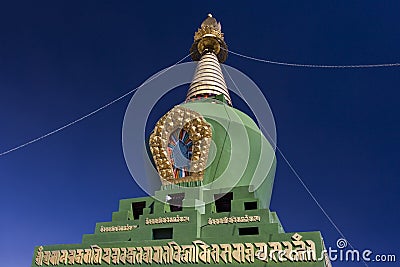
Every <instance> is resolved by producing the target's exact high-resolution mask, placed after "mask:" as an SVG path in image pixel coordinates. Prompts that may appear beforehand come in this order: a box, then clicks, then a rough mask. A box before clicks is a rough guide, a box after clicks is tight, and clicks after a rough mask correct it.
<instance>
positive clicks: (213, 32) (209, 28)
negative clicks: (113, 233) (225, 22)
mask: <svg viewBox="0 0 400 267" xmlns="http://www.w3.org/2000/svg"><path fill="white" fill-rule="evenodd" d="M207 52H212V53H215V55H217V57H218V61H219V62H220V63H223V62H225V60H226V58H227V57H228V47H227V45H226V43H225V41H224V34H223V33H222V31H221V23H219V22H217V20H216V19H215V18H213V17H212V15H211V14H208V17H207V18H206V19H205V20H204V21H203V23H202V24H201V26H200V28H199V29H198V30H197V32H196V33H195V34H194V42H193V44H192V47H191V48H190V53H191V56H192V59H193V60H194V61H198V60H200V58H201V57H202V56H203V55H204V54H205V53H207Z"/></svg>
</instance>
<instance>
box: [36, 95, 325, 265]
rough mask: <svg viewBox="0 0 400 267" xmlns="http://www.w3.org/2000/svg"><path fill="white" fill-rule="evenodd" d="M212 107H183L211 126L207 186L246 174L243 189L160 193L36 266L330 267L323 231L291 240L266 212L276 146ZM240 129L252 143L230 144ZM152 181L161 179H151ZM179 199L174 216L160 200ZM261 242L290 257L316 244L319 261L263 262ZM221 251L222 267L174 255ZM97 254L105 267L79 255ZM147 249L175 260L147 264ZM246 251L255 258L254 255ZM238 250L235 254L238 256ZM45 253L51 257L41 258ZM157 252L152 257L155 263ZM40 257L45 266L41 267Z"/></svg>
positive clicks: (55, 249) (244, 121)
mask: <svg viewBox="0 0 400 267" xmlns="http://www.w3.org/2000/svg"><path fill="white" fill-rule="evenodd" d="M211 102H212V101H211ZM211 102H210V100H207V101H195V102H190V103H185V104H183V105H182V106H183V107H185V108H189V109H191V110H193V111H196V112H198V113H200V114H201V115H203V116H204V118H205V119H206V121H207V122H208V123H210V124H211V126H212V132H213V135H212V139H213V141H214V143H215V146H216V155H215V160H214V161H213V162H211V164H210V165H209V166H208V168H207V169H206V171H205V174H204V180H203V183H204V184H213V182H214V181H215V180H217V179H218V177H219V176H220V174H221V173H223V172H226V171H227V172H228V174H229V175H231V176H232V177H235V175H237V173H243V174H242V175H241V177H238V178H239V179H238V182H237V184H236V185H235V186H234V187H233V188H227V187H224V186H221V185H218V186H212V187H211V189H207V190H205V189H204V188H203V187H192V188H181V187H176V188H173V189H164V190H159V191H157V192H156V193H155V198H154V197H151V196H149V197H141V198H130V199H123V200H120V203H119V209H118V211H116V212H113V214H112V220H111V221H110V222H99V223H97V224H96V226H95V230H94V233H93V234H85V235H83V238H82V243H80V244H61V245H46V246H37V247H35V250H34V255H33V260H32V265H31V266H32V267H37V266H64V265H72V264H73V263H74V262H75V263H74V265H80V266H112V265H121V266H137V265H139V266H140V265H158V266H167V265H168V266H186V265H194V266H220V265H229V266H239V265H243V266H271V267H272V266H279V267H285V266H293V267H324V266H330V263H329V261H328V260H326V258H323V259H322V260H320V258H321V254H323V253H322V251H323V249H324V243H323V239H322V236H321V233H320V232H318V231H315V232H296V233H295V232H292V233H286V232H285V231H284V228H283V227H282V224H281V222H280V221H279V218H278V216H277V214H276V213H275V212H273V211H270V210H269V203H270V199H271V194H272V187H273V181H274V176H275V168H276V158H275V153H274V150H273V148H272V146H271V145H270V143H269V142H268V141H267V139H266V138H265V137H264V136H263V134H262V133H261V131H260V130H259V128H258V127H257V125H256V124H255V123H254V121H253V120H252V119H251V118H250V117H249V116H247V115H246V114H244V113H243V112H241V111H239V110H237V109H235V108H232V107H230V106H228V105H226V104H223V103H221V102H220V103H211ZM236 127H238V129H239V128H240V127H241V128H242V129H245V131H246V133H247V136H248V138H247V140H243V142H240V143H234V144H233V141H232V140H235V136H234V135H235V134H236V133H237V132H238V131H236ZM233 145H235V146H236V148H238V150H236V151H242V150H246V149H248V150H249V153H248V155H247V156H246V157H248V158H246V159H244V158H243V155H242V154H240V153H235V154H232V151H233V150H232V146H233ZM241 146H243V147H241ZM244 161H246V162H247V161H248V164H243V162H244ZM265 162H268V164H269V166H266V167H265V169H263V168H261V174H260V173H257V172H260V169H259V167H258V165H259V163H260V164H261V166H263V163H265ZM243 168H244V170H243ZM257 175H258V176H259V177H261V178H263V181H262V183H260V185H259V186H258V187H257V188H254V180H253V179H254V178H253V177H254V176H257ZM149 179H159V178H158V177H149ZM182 193H184V197H183V201H182V208H181V210H180V211H173V210H174V209H173V208H172V207H171V206H170V205H169V204H168V203H167V204H166V203H164V202H162V201H159V200H157V199H166V198H167V195H168V196H173V195H175V194H182ZM227 193H229V194H230V196H231V197H232V199H231V200H229V201H228V202H227V206H228V207H229V208H228V210H227V211H221V209H220V208H219V206H218V203H217V201H215V199H217V198H216V196H221V195H224V194H225V195H226V194H227ZM138 203H139V204H140V205H143V209H139V213H138V212H137V210H138V209H137V208H135V207H137V205H139V204H138ZM135 211H136V213H135ZM134 214H136V216H134ZM167 218H173V219H167ZM180 218H183V219H180ZM238 218H239V219H238ZM249 218H251V219H249ZM255 218H256V219H255ZM261 243H265V246H266V247H265V248H266V249H267V252H268V253H269V252H270V251H271V250H273V248H274V246H280V249H281V250H285V249H287V250H289V246H290V248H291V249H293V250H301V248H305V247H307V248H308V247H310V246H311V244H314V245H315V254H314V257H311V256H310V257H308V256H307V259H308V261H305V260H301V259H300V260H299V258H295V259H288V258H285V257H282V256H281V258H279V255H278V252H276V253H275V252H274V253H273V257H272V258H270V257H268V260H267V261H264V260H263V259H262V258H261V259H260V258H259V257H257V255H259V256H262V255H261V254H257V252H258V251H261V249H260V248H257V245H256V244H261ZM199 244H200V245H199ZM201 244H202V246H203V247H202V246H201ZM221 244H227V246H225V248H226V247H228V248H229V250H230V252H228V253H227V254H224V253H223V252H222V248H221V249H220V250H219V252H218V253H217V254H218V257H217V258H218V260H215V259H214V258H209V259H208V260H207V259H206V260H204V259H203V258H192V259H190V260H187V259H186V260H185V259H184V257H183V256H182V255H183V250H182V251H180V250H178V249H177V247H179V249H181V248H182V249H183V248H184V246H190V245H191V246H192V247H196V248H197V249H198V250H199V251H200V250H201V251H203V249H204V251H207V253H210V250H211V249H212V248H214V247H215V246H214V247H213V246H212V245H218V246H221ZM207 246H208V247H207ZM93 247H96V248H100V250H101V252H102V257H104V256H105V254H107V253H106V251H107V248H113V249H114V250H110V251H111V254H112V255H111V257H110V258H108V259H105V258H104V259H103V260H102V261H101V263H100V262H96V261H93V260H91V261H89V262H91V263H88V264H85V263H84V262H83V261H82V259H81V258H79V256H77V255H76V253H77V251H80V252H82V250H85V249H86V250H87V251H88V253H89V251H90V249H92V248H93ZM144 247H147V249H149V247H151V249H153V248H156V247H158V248H160V247H161V249H162V250H163V252H165V253H167V251H172V250H170V249H171V248H172V247H174V249H175V250H173V251H174V253H175V254H174V255H175V256H174V257H175V259H174V260H172V261H171V259H168V257H167V254H165V253H164V254H163V255H164V258H163V259H162V260H161V261H158V262H157V261H156V259H155V258H152V259H151V260H149V258H147V259H146V260H144V259H143V257H144V256H143V254H144V252H143V251H142V249H143V248H144ZM238 248H239V249H238ZM243 248H244V249H248V250H246V253H245V252H244V250H242V251H240V249H243ZM249 248H251V249H250V250H251V251H252V252H249V251H250V250H249ZM128 249H130V251H135V254H134V259H133V261H134V263H133V262H132V258H131V262H132V263H129V262H128V261H127V258H126V254H124V253H126V251H127V250H128ZM49 251H51V252H49ZM199 251H197V252H196V253H197V254H196V255H198V252H199ZM204 251H203V252H204ZM234 251H236V252H235V253H236V254H233V252H234ZM44 252H46V253H47V254H46V256H45V255H42V254H41V253H44ZM51 253H53V254H51ZM61 253H68V258H65V257H63V258H62V259H61V262H60V255H61ZM113 253H114V254H113ZM152 253H153V252H152ZM152 253H150V254H151V255H150V256H152V257H153V256H154V254H152ZM154 253H155V252H154ZM176 253H178V254H176ZM179 253H181V254H179ZM252 253H253V255H252V256H251V254H252ZM121 255H123V256H121ZM203 255H205V254H203ZM207 255H208V254H207ZM229 255H230V256H229ZM232 255H236V256H232ZM238 255H241V256H238ZM64 256H65V255H64ZM92 256H93V255H91V256H90V257H92ZM131 256H132V255H131ZM148 256H149V255H147V257H148ZM49 257H50V258H49ZM51 257H52V258H51ZM113 257H114V258H113ZM182 257H183V258H182ZM37 258H39V259H40V260H39V261H38V264H37V262H36V261H37ZM113 259H114V261H113ZM76 262H77V263H76Z"/></svg>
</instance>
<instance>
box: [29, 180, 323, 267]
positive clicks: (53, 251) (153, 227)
mask: <svg viewBox="0 0 400 267" xmlns="http://www.w3.org/2000/svg"><path fill="white" fill-rule="evenodd" d="M180 193H185V196H184V198H183V199H182V201H181V203H180V204H181V206H182V207H181V210H179V208H177V206H174V205H172V204H171V205H168V204H164V203H162V202H160V201H157V200H155V199H154V198H152V197H143V198H132V199H124V200H121V201H120V205H119V210H118V211H117V212H114V213H113V215H112V221H111V222H101V223H97V224H96V228H95V232H94V234H87V235H84V236H83V238H82V243H81V244H71V245H49V246H38V247H36V248H35V253H34V258H33V261H32V266H59V265H61V266H62V265H80V266H110V265H124V266H134V265H161V266H163V265H172V266H174V265H176V266H178V265H179V266H181V265H197V266H215V265H231V266H237V265H239V264H243V265H251V266H282V267H283V266H309V267H314V266H315V267H317V266H318V267H319V266H321V267H322V266H330V263H329V262H328V261H327V260H326V259H325V258H323V259H322V260H321V259H319V258H320V257H321V254H322V251H323V248H324V244H323V240H322V237H321V234H320V232H299V233H285V232H284V229H283V227H282V225H281V223H280V221H279V219H278V217H277V215H276V213H275V212H271V211H270V210H269V209H261V208H260V203H259V200H258V199H257V198H255V197H254V193H252V192H249V190H248V187H236V188H234V189H232V190H231V191H230V192H224V190H223V189H219V190H208V191H201V190H199V189H197V188H191V189H187V188H185V189H184V190H183V189H182V190H179V189H174V190H161V191H158V192H156V195H157V197H159V199H165V197H166V196H167V195H169V196H176V195H178V194H180ZM225 193H228V194H226V195H225V197H224V198H222V199H220V200H217V201H211V202H210V200H213V199H214V196H215V195H219V196H220V195H221V194H225ZM163 197H164V198H163ZM206 203H209V204H206ZM174 204H176V203H174Z"/></svg>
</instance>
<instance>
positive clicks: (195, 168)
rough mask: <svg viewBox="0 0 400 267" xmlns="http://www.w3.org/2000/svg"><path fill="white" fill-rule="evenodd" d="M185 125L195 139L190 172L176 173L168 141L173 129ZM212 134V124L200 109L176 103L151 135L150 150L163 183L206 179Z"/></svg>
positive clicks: (182, 127)
mask: <svg viewBox="0 0 400 267" xmlns="http://www.w3.org/2000/svg"><path fill="white" fill-rule="evenodd" d="M177 129H184V130H185V131H186V132H188V133H189V137H190V139H191V140H192V142H193V150H192V158H191V160H190V175H189V176H186V177H182V178H178V179H177V178H175V177H174V172H173V170H174V166H173V164H172V162H171V161H170V160H169V158H168V153H167V144H168V140H169V137H170V135H171V133H173V132H174V131H176V130H177ZM211 137H212V130H211V125H210V124H209V123H208V122H206V120H205V119H204V118H203V117H202V116H201V115H200V114H199V113H197V112H194V111H192V110H190V109H187V108H184V107H180V106H176V107H174V108H173V109H172V110H170V111H169V112H168V113H166V114H165V115H164V116H163V117H161V119H160V120H159V121H158V122H157V123H156V126H155V127H154V131H153V133H152V134H151V135H150V141H149V144H150V151H151V153H152V155H153V159H154V163H155V165H156V167H157V171H158V174H159V176H160V179H161V182H162V184H163V185H168V184H170V183H172V184H181V183H187V182H197V181H203V175H204V169H205V168H206V164H207V159H208V151H209V148H210V143H211Z"/></svg>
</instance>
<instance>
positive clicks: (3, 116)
mask: <svg viewBox="0 0 400 267" xmlns="http://www.w3.org/2000/svg"><path fill="white" fill-rule="evenodd" d="M275 2H276V3H265V1H263V2H261V1H260V2H255V1H254V2H252V1H236V2H235V1H201V2H199V1H193V2H189V1H179V2H178V1H176V2H170V1H160V2H155V1H148V2H146V1H140V2H139V1H94V0H93V1H39V2H38V1H2V3H0V125H1V126H0V127H1V128H0V129H1V131H0V153H1V152H3V151H5V150H8V149H10V148H12V147H14V146H17V145H20V144H21V143H24V142H26V141H29V140H30V139H32V138H36V137H38V136H41V135H43V134H45V133H47V132H48V131H51V130H53V129H55V128H58V127H60V126H62V125H64V124H66V123H67V122H70V121H72V120H74V119H76V118H78V117H80V116H82V115H85V114H87V113H89V112H91V111H92V110H94V109H96V108H97V107H99V106H101V105H103V104H105V103H107V102H109V101H110V100H112V99H114V98H116V97H119V96H120V95H122V94H124V93H126V92H128V91H129V90H130V89H132V88H134V87H136V86H138V85H139V84H140V83H142V82H143V81H144V80H146V79H147V78H148V77H149V76H151V75H152V74H154V73H155V72H157V71H159V70H161V69H163V68H165V67H167V66H169V65H172V64H173V63H175V62H176V61H178V60H179V59H180V58H182V57H183V56H185V55H187V54H188V51H189V48H190V45H191V43H192V38H193V33H194V31H195V30H197V28H198V26H199V25H200V23H201V21H202V20H203V19H204V18H205V17H206V15H207V13H209V12H211V13H213V14H214V17H216V18H217V19H218V20H220V21H221V23H222V26H223V31H224V32H225V40H226V41H227V43H228V46H229V48H230V49H232V51H235V52H240V53H243V54H246V55H251V56H255V57H260V58H267V59H271V60H277V61H285V62H296V63H312V64H341V65H342V64H369V63H386V62H399V61H400V56H399V52H398V51H399V47H400V28H399V24H400V23H399V22H400V19H399V18H400V17H399V10H400V2H399V1H275ZM226 64H229V65H231V66H233V67H235V68H237V69H239V70H241V71H243V72H244V73H246V74H247V75H248V76H249V77H251V78H252V79H253V81H255V82H256V83H257V84H258V86H259V87H260V88H261V89H262V90H263V92H264V94H265V96H266V98H267V99H268V101H269V103H270V105H271V108H272V111H273V113H274V116H275V120H276V124H277V134H278V146H279V147H280V148H281V149H282V151H283V152H284V153H285V155H286V157H287V158H288V159H289V161H290V162H291V163H292V165H293V167H294V168H295V169H296V170H297V171H298V173H299V174H300V176H301V177H302V178H303V180H304V181H305V183H306V184H307V185H308V186H309V189H310V190H311V191H312V192H313V193H314V195H315V196H316V197H317V199H318V200H319V202H320V204H321V205H322V206H323V207H324V208H325V210H326V211H327V213H328V214H329V215H330V216H331V218H332V219H333V220H334V222H335V223H336V224H337V225H338V227H339V228H340V229H341V230H342V231H343V233H344V234H345V235H346V237H347V238H348V239H349V241H350V242H351V243H352V244H353V245H354V246H355V247H356V248H358V249H360V250H362V249H365V248H368V249H371V250H373V251H374V252H375V253H395V254H397V257H398V258H399V257H400V253H399V249H398V240H399V237H400V235H399V234H398V229H397V228H398V219H399V216H398V215H397V214H398V210H397V209H398V208H399V200H398V195H399V194H400V189H399V188H400V182H399V176H398V173H399V171H400V167H399V150H400V142H399V138H398V137H399V135H400V124H399V119H398V117H399V115H400V110H399V105H398V103H399V97H400V91H399V88H400V75H399V67H395V68H376V69H306V68H293V67H283V66H276V65H268V64H264V63H259V62H254V61H249V60H246V59H243V58H239V57H236V56H234V55H230V56H229V58H228V60H227V62H226ZM242 91H245V89H244V90H242ZM184 95H185V89H180V90H178V92H177V94H176V95H173V96H170V98H171V100H170V102H169V103H170V104H169V105H170V107H172V106H173V104H175V103H178V102H181V101H182V100H183V97H184ZM129 100H130V97H127V98H125V99H123V100H121V101H119V102H118V103H116V104H114V105H112V106H110V107H109V108H108V109H106V110H103V111H101V112H99V113H97V114H96V115H95V116H93V117H90V118H88V119H86V120H84V121H81V122H79V123H78V124H76V125H74V126H72V127H70V128H67V129H65V130H64V131H62V132H59V133H58V134H56V135H53V136H50V137H48V138H46V139H44V140H41V141H39V142H37V143H34V144H32V145H30V146H28V147H25V148H23V149H20V150H18V151H15V152H13V153H10V154H7V155H5V156H3V157H0V181H1V186H0V201H1V220H0V257H1V259H2V263H1V264H2V266H3V265H4V266H8V267H12V266H28V265H29V264H30V261H31V258H32V254H33V248H34V246H35V245H40V244H57V243H79V242H80V241H81V237H82V235H83V234H85V233H93V231H94V227H95V223H96V222H101V221H110V220H111V213H112V212H113V211H116V210H117V209H118V201H119V200H120V199H123V198H130V197H136V196H141V195H143V193H142V192H141V191H140V189H139V188H138V186H137V185H136V184H135V183H134V181H133V179H132V178H131V176H130V173H129V171H128V169H127V167H126V165H125V160H124V157H123V153H122V146H121V131H122V121H123V116H124V113H125V109H126V108H127V105H128V103H129ZM165 102H168V101H165ZM169 105H165V106H164V108H165V109H168V108H169ZM239 108H240V107H239ZM159 113H160V114H159V115H160V116H161V115H162V113H161V112H159ZM271 209H272V210H274V211H277V213H278V215H279V217H280V219H281V221H282V223H283V225H284V228H285V229H286V230H287V231H290V232H292V231H293V232H294V231H311V230H320V231H321V232H322V234H323V236H324V238H325V242H326V245H327V246H332V247H335V244H336V240H337V239H338V238H339V237H340V235H339V234H338V233H337V231H336V230H335V229H334V228H333V227H332V225H331V224H330V223H329V221H328V220H327V219H326V217H325V216H324V215H323V213H322V212H321V211H320V210H319V208H318V207H317V206H316V204H315V203H314V201H313V200H312V199H311V198H310V196H309V195H308V194H307V192H306V191H305V190H304V188H303V187H302V186H301V184H300V183H299V182H298V180H297V178H296V177H295V176H294V175H293V173H291V171H290V169H289V168H288V166H287V165H286V164H285V162H284V161H283V160H282V158H281V157H280V156H279V155H278V169H277V175H276V178H275V187H274V192H273V198H272V204H271ZM334 266H363V265H362V264H361V263H357V264H356V263H354V264H350V263H341V262H336V263H334ZM370 266H395V264H389V263H386V264H377V263H375V264H374V263H371V264H370Z"/></svg>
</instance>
